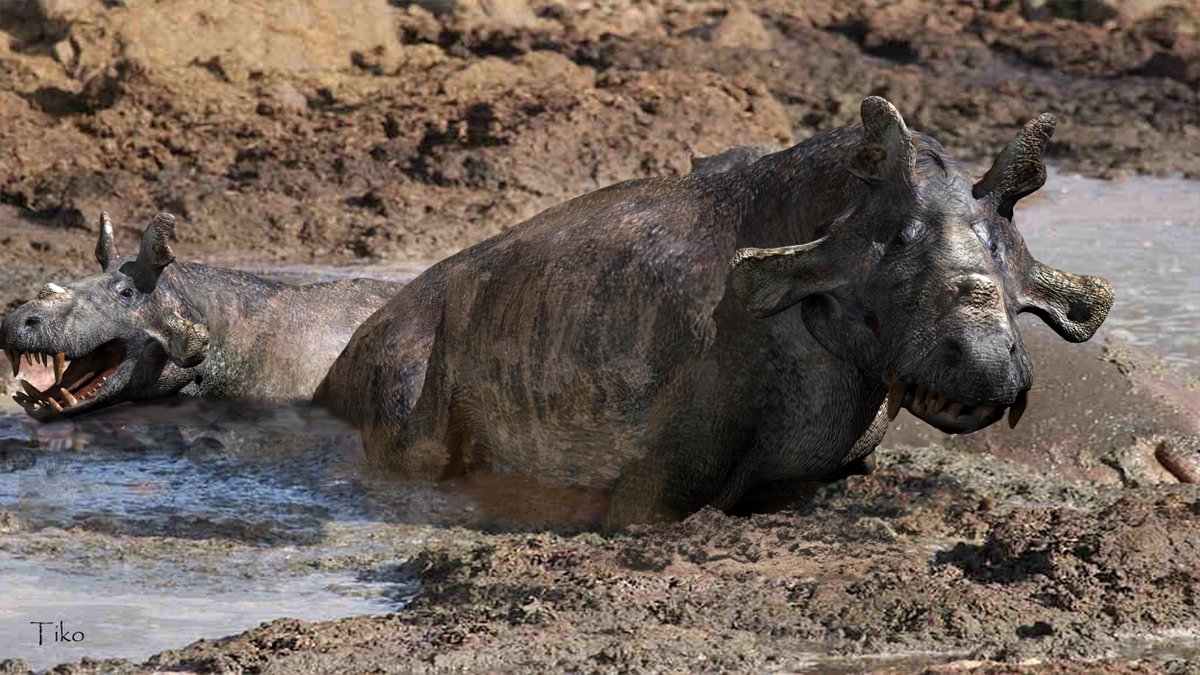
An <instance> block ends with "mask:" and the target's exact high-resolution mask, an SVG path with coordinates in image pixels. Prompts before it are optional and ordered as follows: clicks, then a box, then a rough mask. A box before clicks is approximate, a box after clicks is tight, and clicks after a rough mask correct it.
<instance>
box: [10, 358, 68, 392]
mask: <svg viewBox="0 0 1200 675" xmlns="http://www.w3.org/2000/svg"><path fill="white" fill-rule="evenodd" d="M4 353H5V354H7V355H8V362H9V363H10V364H12V371H13V377H16V376H17V375H20V374H21V359H22V358H24V359H25V361H26V362H27V363H29V365H31V366H35V365H41V366H42V367H43V368H49V367H50V364H52V363H53V364H54V383H55V384H58V385H61V384H62V376H63V369H64V368H65V367H66V363H67V355H66V354H65V353H63V352H58V353H57V354H41V353H33V352H31V353H26V354H22V353H21V352H18V351H11V352H10V351H6V352H4Z"/></svg>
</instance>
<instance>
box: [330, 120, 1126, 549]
mask: <svg viewBox="0 0 1200 675" xmlns="http://www.w3.org/2000/svg"><path fill="white" fill-rule="evenodd" d="M862 117H863V125H862V126H859V125H852V126H847V127H843V128H839V129H836V130H833V131H831V132H828V133H825V134H822V135H819V136H816V137H814V138H811V139H809V140H807V141H804V142H802V143H800V144H798V145H796V146H793V147H792V148H790V149H788V150H785V151H782V152H778V153H775V154H771V155H768V156H766V157H764V158H762V159H760V160H758V161H756V162H753V163H752V164H749V165H748V166H743V167H742V168H734V169H732V170H728V171H714V172H700V173H693V174H690V175H686V176H674V177H663V178H651V179H643V180H635V181H629V182H625V183H619V184H617V185H613V186H610V187H608V188H604V189H602V190H598V191H596V192H592V193H590V194H586V195H584V196H582V197H579V198H576V199H574V200H571V201H569V202H566V203H564V204H561V205H559V206H557V207H554V208H551V209H549V210H547V211H545V212H543V213H541V214H540V215H538V216H535V217H534V218H532V219H531V220H528V221H526V222H525V223H522V224H520V225H518V226H516V227H514V228H512V229H510V230H508V231H507V232H504V233H503V234H500V235H498V236H496V237H493V238H492V239H489V240H487V241H485V242H483V243H481V244H479V245H476V246H474V247H471V248H469V249H467V250H465V251H463V252H462V253H459V254H458V255H455V256H453V257H451V258H449V259H447V260H445V261H443V262H441V263H439V264H437V265H435V266H434V267H432V268H430V269H429V270H428V271H426V272H425V273H424V274H422V275H421V276H420V277H418V278H417V279H416V280H414V281H413V282H412V283H411V284H409V285H408V286H406V287H405V288H404V289H403V290H402V291H401V292H400V293H398V294H397V296H396V297H395V298H394V299H393V300H392V301H390V302H389V303H388V305H386V306H385V307H384V308H383V309H381V310H380V311H379V312H377V313H376V314H375V315H374V316H372V317H371V318H370V319H368V320H367V321H366V322H365V323H364V324H363V325H362V327H360V328H359V329H358V331H357V332H356V333H355V335H354V337H353V338H352V339H351V341H350V344H349V345H348V346H347V348H346V350H345V351H344V352H343V353H342V355H341V356H340V357H339V358H338V360H337V361H336V362H335V363H334V365H333V367H332V368H331V370H330V372H329V375H328V376H327V378H326V380H325V381H324V382H323V383H322V384H321V386H320V388H319V389H318V391H317V393H316V396H315V399H314V400H315V401H316V402H317V403H321V404H324V405H326V406H328V407H330V408H331V409H332V410H333V412H334V413H335V414H338V415H339V416H341V417H343V418H345V419H347V420H348V421H350V422H351V423H352V424H353V425H355V426H356V427H357V428H359V429H360V430H361V433H362V436H363V441H364V446H365V449H366V451H367V453H368V456H370V457H372V458H373V459H375V460H377V461H379V462H382V463H385V464H387V465H390V466H392V467H394V468H397V469H399V471H400V472H402V473H403V474H405V475H407V476H410V477H414V478H421V479H428V480H440V481H445V480H448V479H453V478H456V477H458V476H463V475H472V474H475V475H487V474H501V475H505V474H517V475H522V476H530V477H533V478H535V479H537V480H538V481H539V482H541V483H543V484H547V485H554V486H562V485H571V486H579V487H584V488H593V489H601V490H604V491H605V492H606V493H607V494H608V495H609V497H610V499H609V502H608V504H607V507H606V513H605V515H604V519H605V522H606V524H607V525H608V526H609V527H621V526H624V525H626V524H629V523H634V522H641V521H646V520H654V519H662V518H676V517H680V516H683V515H686V514H687V513H689V512H691V511H694V510H695V509H697V508H699V507H701V506H704V505H712V506H715V507H718V508H721V509H729V508H731V507H733V506H734V505H735V504H736V503H737V502H738V501H739V500H740V499H742V497H743V496H744V495H745V494H746V493H747V491H748V490H750V489H751V488H753V487H755V486H756V485H761V484H765V483H770V482H773V481H781V480H794V479H819V478H822V477H828V476H831V475H836V474H837V473H838V472H839V471H845V469H846V467H848V466H851V465H853V464H854V463H855V462H859V461H862V460H863V459H865V458H867V457H868V456H869V455H870V454H871V452H872V451H873V450H874V448H875V446H876V445H877V444H878V442H879V440H880V439H881V438H882V436H883V433H884V431H885V430H886V428H887V424H888V415H889V413H890V414H891V415H893V416H894V415H895V413H896V412H897V411H898V410H899V408H900V407H901V406H904V407H907V408H908V409H909V410H911V411H912V412H913V413H914V414H916V415H917V416H919V417H920V418H921V419H923V420H925V421H926V422H927V423H929V424H932V425H934V426H936V427H938V428H941V429H944V430H946V431H951V432H955V433H968V432H971V431H975V430H977V429H981V428H983V427H985V426H988V425H990V424H992V423H994V422H996V421H997V420H999V419H1000V418H1001V417H1002V416H1003V415H1004V413H1005V411H1006V410H1009V411H1010V419H1011V420H1012V421H1013V422H1014V423H1015V421H1016V419H1017V418H1019V416H1020V414H1021V411H1022V409H1023V406H1024V405H1025V403H1026V400H1027V398H1026V392H1027V391H1028V389H1029V387H1030V385H1031V382H1032V373H1031V368H1030V365H1029V359H1028V356H1027V354H1026V352H1025V348H1024V346H1023V344H1022V342H1021V339H1020V335H1019V334H1018V332H1017V328H1016V323H1015V319H1016V314H1018V313H1020V312H1033V313H1035V314H1037V315H1038V316H1040V317H1041V318H1042V319H1044V320H1045V321H1046V323H1048V324H1049V325H1050V326H1051V327H1052V328H1054V329H1055V331H1057V332H1058V333H1059V334H1060V335H1061V336H1062V337H1064V338H1066V339H1067V340H1070V341H1082V340H1086V339H1087V338H1089V337H1090V336H1091V335H1092V333H1093V332H1094V331H1095V330H1096V328H1097V327H1098V326H1099V325H1100V323H1101V322H1102V321H1103V319H1104V318H1105V316H1106V315H1107V312H1108V309H1109V307H1110V305H1111V303H1112V299H1113V292H1112V288H1111V286H1110V285H1109V284H1108V283H1107V282H1106V281H1104V280H1102V279H1099V278H1096V277H1078V276H1074V275H1070V274H1067V273H1064V272H1060V271H1058V270H1055V269H1053V268H1050V267H1048V266H1045V265H1043V264H1041V263H1039V262H1037V261H1035V260H1034V259H1033V258H1032V256H1031V255H1030V254H1029V253H1028V251H1027V250H1026V249H1025V246H1024V243H1023V241H1022V239H1021V237H1020V234H1019V233H1018V232H1017V230H1016V229H1015V227H1014V226H1013V223H1012V218H1013V212H1012V209H1013V205H1014V204H1015V203H1016V201H1017V200H1018V199H1020V198H1021V197H1023V196H1025V195H1027V194H1029V193H1031V192H1033V191H1034V190H1036V189H1037V188H1039V187H1040V186H1041V185H1042V183H1043V182H1044V180H1045V167H1044V165H1043V162H1042V152H1043V150H1044V148H1045V145H1046V142H1047V141H1048V139H1049V137H1050V134H1051V132H1052V131H1053V128H1054V121H1053V118H1052V117H1051V116H1049V115H1043V116H1041V117H1038V118H1036V119H1034V120H1032V121H1030V122H1029V123H1028V124H1027V125H1026V126H1025V127H1024V129H1023V130H1022V131H1021V132H1020V133H1019V134H1018V135H1017V136H1016V137H1015V138H1014V140H1013V141H1012V143H1011V144H1010V145H1009V146H1008V147H1007V148H1006V149H1005V150H1004V152H1003V153H1001V154H1000V156H999V157H998V158H997V160H996V161H995V163H994V165H993V166H992V168H991V169H990V170H989V171H988V172H987V175H986V176H984V177H983V179H981V180H979V181H978V182H973V181H972V180H970V178H969V177H968V176H967V174H966V172H965V170H964V169H963V168H962V167H961V166H960V165H958V164H957V163H956V162H954V161H953V160H952V159H950V158H949V157H948V156H947V155H946V153H945V151H944V149H943V148H942V147H941V145H940V144H938V143H937V142H936V141H934V140H933V139H932V138H929V137H927V136H924V135H921V134H912V133H910V132H909V130H908V129H907V127H906V126H905V124H904V121H903V120H902V119H901V117H900V115H899V113H898V112H897V111H896V110H895V108H894V107H892V105H891V104H890V103H888V102H887V101H885V100H883V99H880V98H876V97H872V98H868V99H866V100H865V101H864V102H863V106H862ZM748 159H753V155H752V154H751V156H749V157H748ZM736 163H737V162H734V164H736ZM779 247H782V248H779ZM731 259H733V270H732V274H730V271H729V270H730V267H729V265H730V262H729V261H730V260H731ZM885 399H890V402H889V403H887V404H886V405H884V402H885Z"/></svg>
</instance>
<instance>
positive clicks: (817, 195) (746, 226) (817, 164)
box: [738, 127, 862, 247]
mask: <svg viewBox="0 0 1200 675" xmlns="http://www.w3.org/2000/svg"><path fill="white" fill-rule="evenodd" d="M861 135H862V133H861V129H860V128H858V127H841V128H839V129H835V130H833V131H830V132H826V133H824V134H820V135H817V136H814V137H812V138H810V139H808V140H806V141H803V142H801V143H798V144H796V145H793V146H792V147H790V148H788V149H786V150H783V151H781V152H777V153H775V154H773V155H768V156H767V157H764V158H762V159H761V160H759V161H758V162H756V163H754V164H752V165H750V166H749V167H746V168H745V169H743V170H742V171H741V174H742V175H741V176H740V182H741V184H742V185H741V187H742V190H743V195H744V198H745V199H746V204H747V208H746V210H745V214H746V215H745V218H744V219H743V222H742V227H741V230H740V231H739V233H738V245H739V246H758V247H767V246H789V245H792V244H803V243H806V242H809V241H812V240H814V239H816V238H818V236H819V230H820V229H821V227H822V226H823V225H825V224H827V223H828V222H829V221H830V220H831V219H832V218H834V217H836V216H838V215H840V214H841V213H843V212H844V211H845V210H846V208H847V207H848V206H849V204H850V203H851V202H852V200H853V199H854V197H855V194H856V191H857V190H858V189H859V185H858V183H857V181H855V180H853V178H852V176H851V175H850V173H849V172H847V171H846V170H845V169H844V168H843V166H842V162H843V159H844V158H845V156H846V153H847V152H848V151H849V150H850V148H851V147H853V145H854V144H855V143H857V142H858V141H859V139H860V138H861Z"/></svg>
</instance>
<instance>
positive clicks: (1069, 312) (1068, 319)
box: [1021, 261, 1115, 342]
mask: <svg viewBox="0 0 1200 675" xmlns="http://www.w3.org/2000/svg"><path fill="white" fill-rule="evenodd" d="M1022 296H1023V297H1022V298H1021V303H1022V305H1024V307H1023V308H1022V310H1021V311H1023V312H1032V313H1034V314H1036V315H1038V316H1039V317H1041V319H1042V321H1045V322H1046V324H1047V325H1048V326H1050V327H1051V328H1053V329H1054V332H1056V333H1058V334H1059V335H1060V336H1061V337H1062V338H1063V339H1064V340H1067V341H1069V342H1083V341H1085V340H1087V339H1088V338H1090V337H1092V335H1093V334H1094V333H1095V332H1096V329H1097V328H1099V327H1100V324H1101V323H1103V322H1104V319H1105V318H1106V317H1107V316H1108V310H1109V308H1111V307H1112V303H1113V298H1114V297H1115V293H1114V291H1113V286H1112V284H1111V283H1109V282H1108V280H1106V279H1102V278H1100V277H1096V276H1091V275H1083V276H1079V275H1076V274H1071V273H1069V272H1063V271H1062V270H1057V269H1054V268H1053V267H1050V266H1049V265H1043V264H1042V263H1040V262H1037V261H1034V263H1033V265H1032V266H1030V268H1029V274H1028V276H1027V277H1026V279H1025V288H1024V292H1023V293H1022Z"/></svg>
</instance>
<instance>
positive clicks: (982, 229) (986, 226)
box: [971, 220, 996, 251]
mask: <svg viewBox="0 0 1200 675" xmlns="http://www.w3.org/2000/svg"><path fill="white" fill-rule="evenodd" d="M971 229H972V230H975V236H977V237H979V241H981V242H983V245H984V246H986V247H987V249H988V250H989V251H995V250H996V240H995V239H994V238H993V237H992V226H991V224H990V223H988V222H987V221H986V220H979V221H976V222H974V223H972V224H971Z"/></svg>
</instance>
